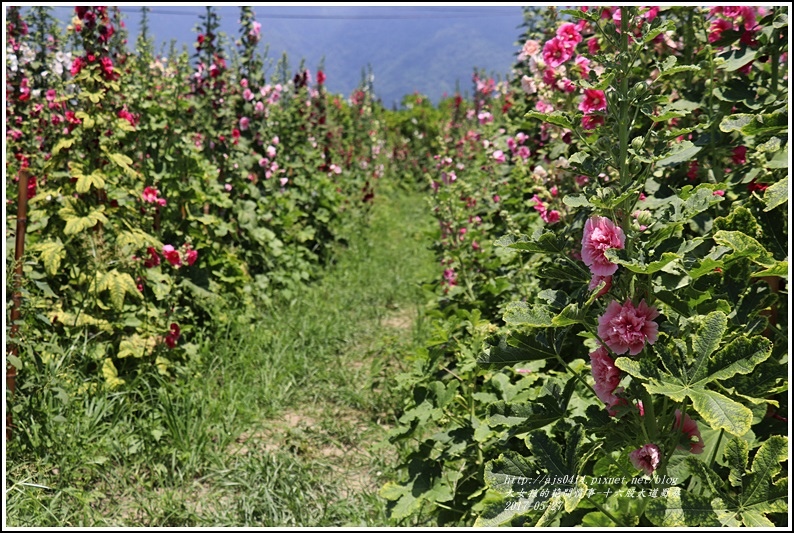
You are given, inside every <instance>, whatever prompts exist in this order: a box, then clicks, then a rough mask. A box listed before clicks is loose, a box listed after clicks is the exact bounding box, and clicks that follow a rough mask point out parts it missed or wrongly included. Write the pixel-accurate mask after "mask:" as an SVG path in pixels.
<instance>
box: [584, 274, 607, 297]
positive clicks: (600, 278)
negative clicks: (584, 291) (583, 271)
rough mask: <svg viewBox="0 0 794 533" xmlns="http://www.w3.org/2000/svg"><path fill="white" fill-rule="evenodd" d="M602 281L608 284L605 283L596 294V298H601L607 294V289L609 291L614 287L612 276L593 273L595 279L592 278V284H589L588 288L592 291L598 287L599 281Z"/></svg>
mask: <svg viewBox="0 0 794 533" xmlns="http://www.w3.org/2000/svg"><path fill="white" fill-rule="evenodd" d="M602 281H604V282H606V285H604V288H603V289H601V290H600V291H598V294H596V298H600V297H601V296H603V295H605V294H606V293H607V291H609V289H610V288H611V287H612V276H598V275H593V279H591V280H590V284H589V285H588V286H587V288H588V289H590V290H591V291H592V290H595V288H596V287H598V285H599V283H601V282H602Z"/></svg>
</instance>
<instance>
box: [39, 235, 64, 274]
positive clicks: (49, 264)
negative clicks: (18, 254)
mask: <svg viewBox="0 0 794 533" xmlns="http://www.w3.org/2000/svg"><path fill="white" fill-rule="evenodd" d="M30 249H31V251H38V252H39V258H40V259H41V262H42V263H43V264H44V269H45V270H46V271H47V273H48V274H49V275H50V276H54V275H56V274H57V273H58V268H59V267H60V266H61V260H63V258H64V257H66V248H65V247H64V246H63V243H62V242H61V240H60V239H58V240H57V241H44V242H41V243H37V244H35V245H33V246H31V247H30Z"/></svg>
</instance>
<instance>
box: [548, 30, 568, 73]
mask: <svg viewBox="0 0 794 533" xmlns="http://www.w3.org/2000/svg"><path fill="white" fill-rule="evenodd" d="M575 47H576V43H574V42H570V41H567V40H565V39H563V38H561V37H559V36H558V37H554V38H552V39H549V40H548V41H546V44H544V45H543V61H544V62H545V63H546V65H547V66H549V67H551V68H557V67H559V66H560V65H562V64H563V63H565V62H566V61H568V60H569V59H571V58H572V57H573V54H574V49H575Z"/></svg>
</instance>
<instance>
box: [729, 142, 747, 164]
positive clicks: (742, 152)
mask: <svg viewBox="0 0 794 533" xmlns="http://www.w3.org/2000/svg"><path fill="white" fill-rule="evenodd" d="M731 160H732V161H733V162H734V164H736V165H743V164H745V163H746V162H747V147H746V146H737V147H736V148H734V149H733V154H732V155H731Z"/></svg>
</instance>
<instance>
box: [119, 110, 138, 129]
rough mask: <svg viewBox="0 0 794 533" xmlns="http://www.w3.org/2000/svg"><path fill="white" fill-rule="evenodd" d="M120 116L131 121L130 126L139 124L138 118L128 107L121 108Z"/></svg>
mask: <svg viewBox="0 0 794 533" xmlns="http://www.w3.org/2000/svg"><path fill="white" fill-rule="evenodd" d="M118 117H119V118H123V119H124V120H126V121H127V122H129V123H130V126H137V125H138V118H137V117H136V116H135V115H133V114H132V113H130V112H129V111H127V109H126V108H124V109H119V112H118Z"/></svg>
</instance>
